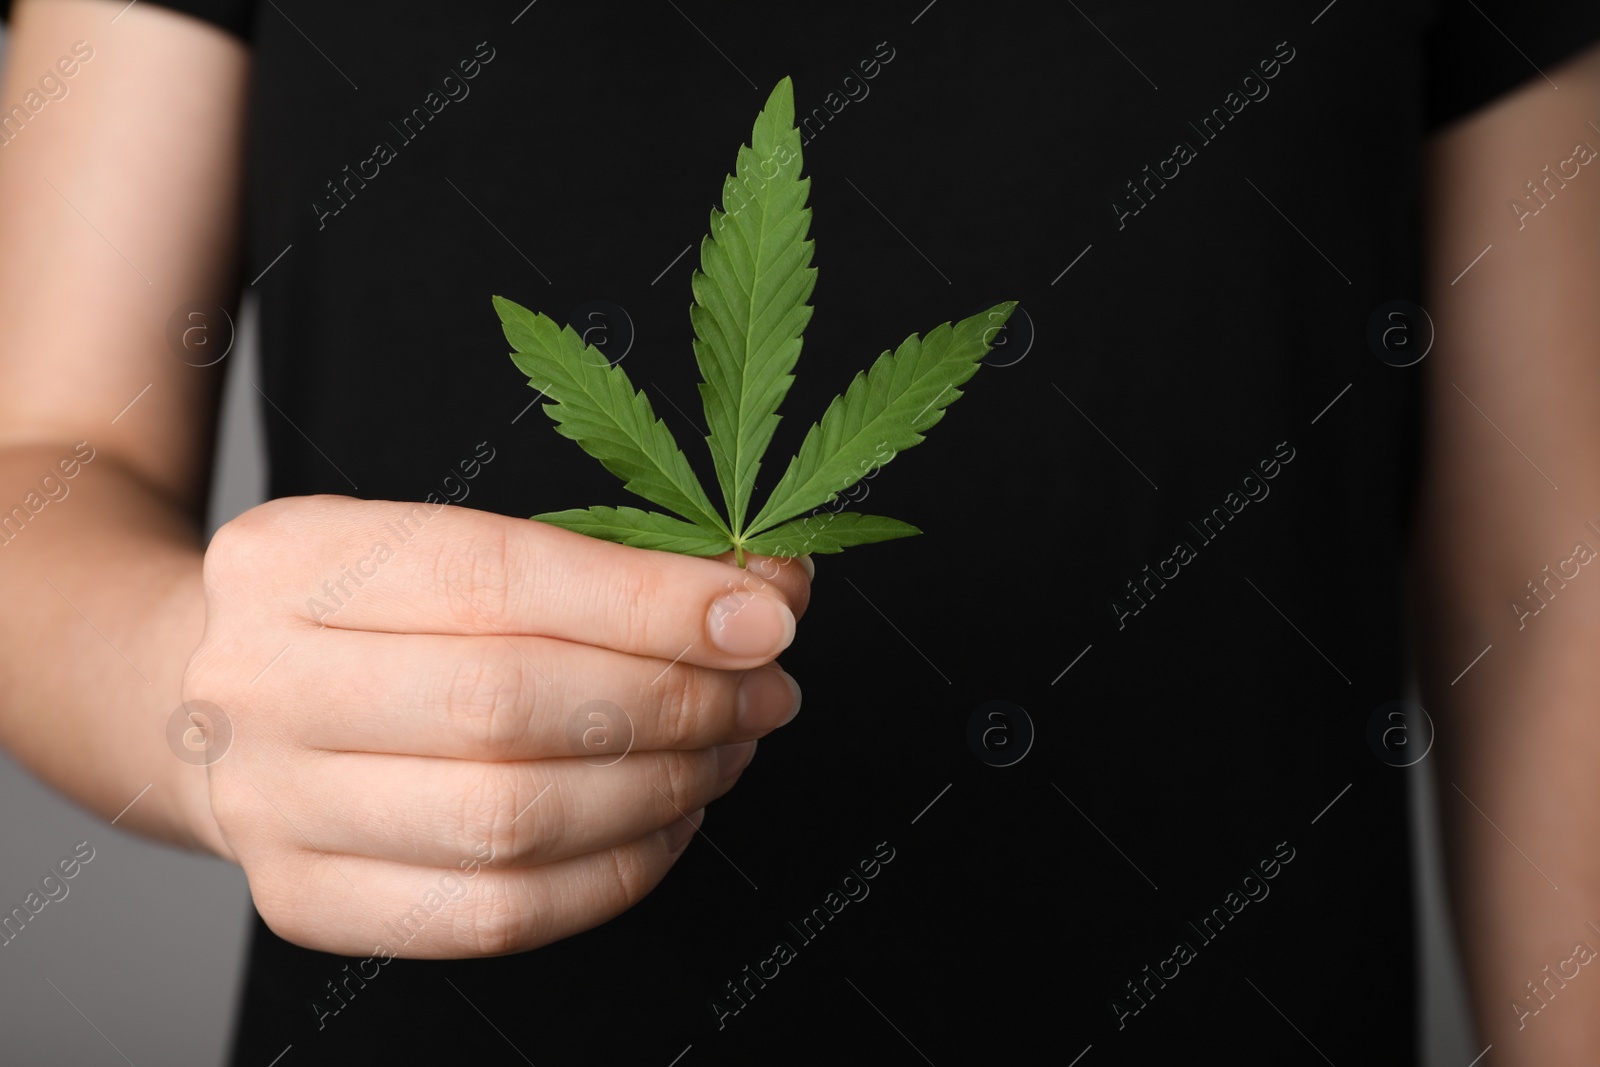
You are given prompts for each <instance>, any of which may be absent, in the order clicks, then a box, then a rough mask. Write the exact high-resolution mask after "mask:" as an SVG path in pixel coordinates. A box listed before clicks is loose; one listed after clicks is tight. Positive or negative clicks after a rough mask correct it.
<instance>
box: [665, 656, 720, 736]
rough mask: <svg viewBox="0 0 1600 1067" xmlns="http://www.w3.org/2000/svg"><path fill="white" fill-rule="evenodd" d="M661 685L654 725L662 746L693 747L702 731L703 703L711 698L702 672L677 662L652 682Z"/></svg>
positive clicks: (706, 680) (704, 711) (704, 707)
mask: <svg viewBox="0 0 1600 1067" xmlns="http://www.w3.org/2000/svg"><path fill="white" fill-rule="evenodd" d="M656 684H657V685H660V686H661V687H662V692H661V696H660V702H659V703H658V704H657V706H656V715H657V720H656V725H657V728H658V729H659V730H660V732H661V743H662V744H663V745H664V746H665V747H666V748H689V747H693V746H694V745H695V744H696V743H697V741H698V740H699V737H700V734H701V733H702V724H703V722H704V720H705V713H706V704H707V701H708V700H710V699H711V698H712V694H711V693H710V692H709V690H710V689H711V688H712V687H711V685H710V684H709V682H708V679H707V675H706V673H705V671H703V670H701V669H700V668H698V667H690V666H688V665H686V664H682V663H680V664H678V665H677V666H675V667H670V668H668V670H667V673H666V674H664V675H662V677H661V680H660V681H659V682H657V683H656Z"/></svg>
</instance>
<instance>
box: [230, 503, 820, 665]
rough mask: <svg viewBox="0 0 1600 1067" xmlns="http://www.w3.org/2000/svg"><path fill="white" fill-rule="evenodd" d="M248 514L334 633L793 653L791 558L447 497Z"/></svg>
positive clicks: (799, 579) (280, 585)
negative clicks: (292, 551)
mask: <svg viewBox="0 0 1600 1067" xmlns="http://www.w3.org/2000/svg"><path fill="white" fill-rule="evenodd" d="M257 511H258V512H261V514H259V515H255V516H254V517H253V518H251V519H249V520H248V521H247V522H246V523H245V524H244V526H245V531H244V536H245V538H246V539H249V538H251V537H252V535H253V534H255V533H267V532H268V530H257V529H255V528H256V527H258V526H265V527H267V528H268V529H269V530H270V534H271V537H270V542H271V543H272V544H273V546H274V550H275V552H278V553H281V550H282V544H283V543H284V541H289V542H292V543H294V544H296V545H297V546H298V547H299V561H300V565H299V566H290V567H284V566H283V561H282V560H281V559H263V560H261V562H263V563H265V564H267V566H268V567H270V568H271V569H272V585H273V588H274V591H275V592H276V593H277V594H278V595H279V596H280V597H281V598H282V599H283V600H284V601H287V605H286V606H290V607H291V610H292V611H293V612H294V613H295V614H298V615H301V616H303V617H304V618H306V619H307V620H308V621H310V622H313V623H317V624H319V625H326V626H332V627H338V628H341V629H349V630H366V631H371V632H379V633H441V634H488V633H500V634H520V635H527V636H539V637H553V638H560V639H563V640H568V641H577V642H581V643H583V644H587V645H596V646H600V647H604V648H610V649H614V650H616V651H620V652H626V653H630V654H634V655H641V656H651V657H655V658H659V659H665V660H669V661H673V662H678V661H683V662H687V663H692V664H694V665H696V666H702V667H714V668H720V669H725V670H740V669H745V668H749V667H755V666H759V665H761V664H763V663H767V662H769V661H771V660H772V659H773V658H774V657H776V656H777V655H778V653H780V652H782V651H783V650H784V649H785V648H787V647H788V645H789V643H790V642H791V641H792V640H793V639H794V633H795V619H796V614H797V612H798V611H801V610H803V609H804V606H805V600H806V599H807V597H808V596H809V585H810V583H809V579H808V578H807V577H806V575H805V572H804V569H803V567H802V566H801V565H799V564H798V563H796V564H795V565H792V566H784V565H773V564H771V563H770V561H767V560H766V558H765V557H757V558H758V559H760V560H762V563H761V566H760V569H761V570H763V571H765V572H766V573H768V574H771V575H772V580H770V581H769V580H768V579H767V578H764V577H762V575H761V573H758V570H757V568H753V567H745V568H738V567H732V566H729V565H728V564H727V563H723V562H719V561H717V560H713V559H698V558H694V557H691V556H682V555H678V554H676V553H671V552H656V551H648V550H645V549H638V548H630V547H627V546H625V545H618V544H613V543H611V542H609V541H601V540H598V539H596V538H592V537H587V536H585V535H583V534H578V533H573V532H571V531H569V530H563V529H559V528H557V527H554V526H550V525H547V524H545V523H540V522H532V521H529V520H527V519H514V518H508V517H506V516H503V515H496V514H492V513H489V512H483V511H475V510H472V509H469V508H460V507H454V506H452V505H430V504H406V503H394V502H388V501H351V500H345V499H343V498H338V497H323V498H310V499H302V500H300V501H297V502H296V504H295V506H288V505H285V506H283V507H280V508H271V507H265V508H262V509H257ZM247 514H253V513H247ZM237 522H238V520H236V523H237ZM235 536H237V531H236V532H235ZM243 555H244V556H245V557H246V558H249V557H252V556H257V558H259V555H265V554H264V553H263V554H259V555H258V553H257V552H253V551H249V550H246V551H245V552H244V553H243ZM345 557H354V558H348V559H347V558H345ZM308 567H309V568H312V569H311V570H310V571H309V573H307V572H306V568H308ZM263 569H266V568H258V569H257V574H258V575H259V574H260V573H261V570H263ZM296 571H298V572H300V573H295V572H296ZM325 574H326V575H332V578H331V579H330V578H327V577H324V575H325ZM224 603H225V602H224Z"/></svg>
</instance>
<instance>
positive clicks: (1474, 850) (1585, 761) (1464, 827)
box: [1425, 538, 1600, 1067]
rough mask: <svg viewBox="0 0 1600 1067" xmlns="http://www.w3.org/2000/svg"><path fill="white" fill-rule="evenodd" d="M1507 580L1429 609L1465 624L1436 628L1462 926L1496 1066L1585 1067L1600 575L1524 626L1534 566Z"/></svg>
mask: <svg viewBox="0 0 1600 1067" xmlns="http://www.w3.org/2000/svg"><path fill="white" fill-rule="evenodd" d="M1590 544H1591V545H1594V546H1595V547H1597V548H1600V538H1591V539H1590ZM1570 547H1571V546H1570V545H1569V546H1568V549H1569V550H1570ZM1541 566H1542V564H1541ZM1535 570H1537V568H1535ZM1502 577H1503V578H1504V579H1505V581H1506V583H1507V592H1506V594H1505V595H1504V596H1502V597H1500V598H1495V599H1480V600H1479V601H1478V602H1477V603H1473V604H1465V603H1461V602H1459V601H1457V602H1455V603H1451V602H1449V599H1448V598H1442V599H1441V600H1437V601H1435V602H1434V603H1433V604H1432V605H1431V610H1433V611H1437V612H1440V613H1441V614H1443V615H1445V616H1446V617H1448V618H1450V619H1451V620H1452V623H1451V625H1450V627H1449V628H1450V629H1451V630H1452V631H1454V632H1453V633H1449V634H1438V635H1437V637H1438V642H1437V645H1436V647H1435V649H1434V652H1435V655H1433V656H1430V657H1429V659H1430V660H1431V661H1432V664H1431V669H1430V670H1429V671H1428V676H1429V679H1430V684H1428V685H1427V686H1426V687H1425V703H1426V706H1427V707H1428V708H1429V710H1430V712H1431V713H1432V714H1433V716H1434V720H1435V724H1436V726H1437V728H1438V731H1439V733H1438V742H1437V746H1436V749H1435V753H1436V755H1437V757H1438V759H1437V762H1436V764H1435V766H1434V772H1435V781H1436V785H1437V790H1438V794H1439V796H1438V806H1439V812H1440V818H1441V823H1442V830H1443V832H1444V835H1445V838H1446V845H1447V848H1446V855H1447V857H1448V869H1449V876H1450V883H1451V887H1452V894H1451V895H1452V901H1453V905H1454V910H1455V925H1456V930H1457V933H1458V940H1459V943H1460V948H1461V954H1462V962H1463V964H1464V966H1465V969H1466V974H1467V978H1468V985H1469V990H1470V994H1471V1000H1472V1006H1473V1013H1474V1016H1475V1017H1476V1019H1477V1022H1478V1027H1479V1036H1480V1038H1481V1042H1482V1044H1484V1045H1489V1044H1492V1045H1493V1046H1494V1051H1493V1052H1491V1053H1490V1054H1489V1057H1488V1058H1487V1059H1486V1062H1487V1063H1489V1064H1493V1065H1495V1067H1505V1065H1521V1064H1530V1065H1531V1064H1539V1065H1542V1067H1551V1065H1557V1067H1559V1065H1565V1064H1574V1065H1576V1064H1588V1063H1592V1062H1594V1059H1595V1050H1596V1049H1600V966H1592V965H1590V964H1591V963H1593V961H1594V960H1596V959H1600V956H1597V955H1595V953H1600V929H1597V928H1596V926H1595V925H1593V924H1594V923H1600V863H1597V857H1600V730H1597V719H1600V716H1597V715H1596V712H1597V710H1600V709H1597V707H1596V704H1597V700H1596V694H1600V663H1597V661H1596V658H1595V656H1594V649H1595V648H1596V647H1597V646H1600V612H1597V611H1596V604H1597V602H1600V598H1597V597H1595V596H1593V595H1591V596H1587V597H1580V596H1579V595H1578V594H1579V592H1580V589H1579V585H1580V584H1581V583H1582V582H1584V581H1585V580H1586V579H1587V580H1588V581H1591V582H1594V583H1595V589H1594V590H1593V591H1592V592H1595V593H1600V578H1597V577H1593V576H1591V575H1589V574H1588V573H1587V569H1585V571H1584V572H1583V573H1582V574H1580V576H1579V578H1578V579H1576V580H1575V581H1574V582H1571V583H1568V587H1567V588H1566V589H1562V590H1559V595H1558V597H1557V598H1556V599H1554V600H1552V601H1551V602H1550V604H1549V607H1547V608H1546V609H1544V610H1543V611H1542V612H1541V613H1540V615H1539V616H1537V617H1535V618H1532V619H1528V620H1525V622H1526V623H1527V625H1526V626H1525V627H1524V628H1523V629H1522V630H1520V631H1519V630H1518V628H1517V620H1516V616H1515V614H1514V613H1513V611H1512V610H1511V607H1510V601H1511V599H1512V596H1514V594H1515V593H1516V592H1517V591H1520V590H1522V589H1523V588H1524V586H1523V582H1524V581H1526V580H1527V578H1528V577H1529V575H1522V576H1521V577H1520V578H1513V577H1512V576H1511V573H1510V568H1509V566H1508V567H1507V568H1506V569H1505V571H1504V572H1503V574H1502ZM1486 584H1487V583H1486ZM1555 586H1556V583H1552V587H1555ZM1547 595H1548V594H1547ZM1502 616H1503V618H1502ZM1507 623H1509V625H1506V624H1507ZM1491 644H1492V648H1491V649H1490V651H1489V652H1488V653H1487V655H1485V656H1484V658H1483V659H1482V660H1480V661H1479V662H1478V663H1477V664H1476V665H1475V666H1473V668H1472V669H1471V671H1470V672H1468V673H1467V674H1466V675H1465V676H1464V677H1462V678H1461V680H1460V681H1459V682H1458V683H1457V684H1455V685H1454V686H1452V685H1451V684H1450V680H1451V679H1452V678H1454V677H1456V675H1457V674H1458V673H1459V672H1460V670H1461V669H1462V668H1463V667H1465V666H1466V664H1467V663H1469V662H1470V661H1471V660H1472V658H1473V657H1474V656H1475V655H1477V654H1478V653H1479V652H1481V651H1482V650H1483V648H1484V647H1485V646H1487V645H1491ZM1491 820H1492V821H1491ZM1580 945H1581V946H1583V947H1582V948H1579V946H1580ZM1530 983H1531V986H1530Z"/></svg>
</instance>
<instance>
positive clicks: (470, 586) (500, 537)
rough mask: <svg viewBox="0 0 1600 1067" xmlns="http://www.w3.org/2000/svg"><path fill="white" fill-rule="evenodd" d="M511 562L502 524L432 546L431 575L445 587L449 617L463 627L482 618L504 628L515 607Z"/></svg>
mask: <svg viewBox="0 0 1600 1067" xmlns="http://www.w3.org/2000/svg"><path fill="white" fill-rule="evenodd" d="M512 565H513V562H512V560H511V544H510V538H509V535H508V533H507V528H506V527H505V526H503V525H497V526H494V527H489V528H486V529H484V530H483V531H482V532H481V533H474V535H473V536H470V537H450V538H446V539H443V540H441V541H440V542H439V543H438V545H437V546H436V547H435V549H434V557H433V577H434V581H435V583H436V584H437V585H438V586H442V587H443V589H444V593H445V597H444V602H445V603H446V604H449V605H450V609H449V610H450V615H451V620H452V621H453V622H455V623H456V624H457V625H459V626H461V627H462V628H464V629H476V628H478V627H480V626H482V625H483V623H484V622H485V621H487V622H488V624H489V625H490V626H492V627H494V628H495V629H502V630H503V629H506V628H507V627H508V626H509V625H510V624H511V621H512V618H511V616H512V609H513V607H514V606H515V605H514V599H513V595H512V592H511V585H512V583H511V581H510V576H511V572H512Z"/></svg>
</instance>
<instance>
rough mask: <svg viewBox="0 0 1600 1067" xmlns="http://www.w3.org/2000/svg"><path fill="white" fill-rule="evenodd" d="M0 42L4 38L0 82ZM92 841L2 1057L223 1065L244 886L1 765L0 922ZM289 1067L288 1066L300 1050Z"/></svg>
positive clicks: (1424, 853)
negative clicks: (82, 845) (54, 867)
mask: <svg viewBox="0 0 1600 1067" xmlns="http://www.w3.org/2000/svg"><path fill="white" fill-rule="evenodd" d="M4 43H5V31H4V29H3V28H0V71H3V69H4ZM255 339H256V333H255V314H254V306H253V303H252V302H251V301H250V300H249V299H248V297H247V299H246V301H245V304H244V307H243V308H242V309H241V314H240V320H239V339H238V341H237V343H236V344H235V346H234V348H233V351H232V352H231V353H230V354H229V355H228V357H227V361H226V366H227V367H228V386H227V391H226V396H225V399H224V410H223V418H222V435H221V442H220V449H221V451H220V455H219V457H218V463H217V469H216V474H215V477H214V479H213V484H212V498H211V515H210V520H209V525H210V529H211V530H215V529H216V528H217V527H218V526H220V525H221V524H222V523H223V522H226V521H227V520H228V519H230V518H232V517H233V516H234V515H237V514H238V513H239V512H241V511H245V510H246V509H248V508H250V507H252V506H254V505H255V504H257V503H260V502H261V501H262V500H263V499H265V495H266V494H265V484H266V479H265V471H264V467H263V458H262V455H263V449H262V431H261V423H260V418H259V412H258V411H257V410H256V404H255V403H254V395H255V394H254V390H252V389H251V383H252V382H253V381H255V380H256V371H255V366H256V350H255ZM1430 767H1431V762H1430V761H1428V760H1426V759H1425V760H1423V761H1422V762H1421V763H1420V764H1418V765H1417V766H1416V767H1412V768H1409V769H1406V770H1396V771H1395V772H1394V773H1396V774H1405V775H1408V776H1409V777H1410V779H1411V794H1412V804H1411V815H1410V817H1411V819H1412V823H1413V825H1414V827H1415V828H1416V830H1417V833H1418V840H1419V841H1420V842H1421V847H1420V848H1419V849H1418V854H1417V856H1416V859H1415V861H1414V862H1415V867H1416V871H1417V882H1418V884H1417V897H1418V906H1419V908H1420V914H1421V924H1420V933H1419V946H1418V947H1419V951H1420V952H1421V954H1422V959H1423V967H1422V970H1421V974H1420V975H1419V976H1418V981H1419V982H1420V993H1421V996H1422V1006H1423V1011H1424V1019H1423V1022H1424V1026H1425V1035H1426V1044H1427V1054H1426V1056H1425V1058H1424V1061H1423V1062H1424V1064H1425V1067H1467V1064H1469V1063H1471V1062H1473V1060H1474V1059H1475V1057H1477V1055H1478V1054H1479V1052H1481V1051H1482V1046H1481V1045H1478V1044H1477V1043H1476V1041H1475V1039H1474V1038H1473V1036H1472V1034H1471V1032H1470V1029H1469V1026H1468V1024H1467V1021H1466V1000H1465V994H1464V991H1463V988H1462V984H1461V978H1460V970H1459V965H1458V962H1457V957H1456V950H1455V945H1454V941H1453V938H1452V937H1451V936H1450V933H1449V930H1448V927H1447V919H1446V911H1445V907H1446V906H1445V902H1444V898H1443V896H1442V893H1441V883H1440V870H1439V862H1438V854H1439V843H1438V833H1437V830H1436V827H1435V820H1434V806H1433V793H1432V783H1431V781H1430V780H1429V778H1430ZM85 840H87V841H88V842H89V843H90V844H91V845H92V846H93V847H94V849H95V855H94V859H93V860H92V861H90V862H89V863H88V864H87V865H85V866H84V867H83V868H82V869H81V871H80V872H79V874H78V875H77V877H75V878H74V879H72V880H71V881H70V882H68V883H66V884H67V885H68V886H69V887H70V889H69V892H68V894H67V896H66V897H64V898H63V899H62V900H60V901H57V902H53V903H51V904H49V905H47V906H46V907H45V909H44V910H43V911H41V912H40V913H39V914H38V915H37V916H35V917H34V919H33V920H32V921H31V922H29V923H28V925H27V927H26V928H25V929H24V931H23V933H22V934H21V936H19V937H17V938H16V939H15V940H14V941H12V942H10V943H9V944H4V945H0V1050H3V1052H4V1055H3V1056H0V1058H3V1059H4V1061H5V1062H6V1063H8V1064H9V1063H22V1064H30V1065H33V1064H38V1065H41V1067H44V1065H53V1064H63V1065H72V1067H94V1065H97V1064H105V1065H107V1067H110V1065H113V1064H120V1063H124V1062H132V1063H134V1064H137V1065H140V1067H148V1065H151V1064H162V1065H166V1067H191V1065H195V1067H202V1065H203V1067H211V1065H215V1064H218V1063H221V1062H222V1059H223V1056H224V1055H225V1054H226V1051H227V1048H228V1035H229V1033H230V1032H231V1030H232V1026H233V1019H234V1013H235V1004H234V1001H235V998H236V997H237V995H238V991H239V985H240V971H241V967H242V965H243V962H244V960H243V956H244V949H245V935H246V932H247V930H248V919H249V916H250V914H251V911H250V901H249V890H248V886H247V885H246V882H245V878H244V875H243V873H242V872H241V871H240V870H239V869H237V868H235V867H233V866H231V865H229V864H226V863H223V862H221V861H220V860H213V859H206V858H204V857H199V856H193V855H189V854H186V853H182V852H179V851H176V850H174V849H170V848H165V847H163V846H160V845H153V844H149V843H147V842H145V841H143V840H142V839H140V838H137V837H134V836H132V835H129V834H125V833H123V832H121V831H120V830H118V829H116V828H114V827H110V826H107V825H106V824H105V823H103V822H102V821H101V820H100V819H98V818H95V817H93V816H91V815H88V814H87V813H85V812H84V811H82V810H81V809H79V808H77V807H76V806H74V805H72V804H70V803H69V802H67V801H65V800H63V799H61V798H60V797H58V796H57V795H56V794H55V793H53V792H51V791H50V790H49V789H48V788H46V787H45V786H43V785H41V784H40V783H39V782H38V781H37V780H35V779H34V778H33V776H32V775H30V774H29V773H28V772H27V771H25V770H24V769H22V768H21V767H19V766H18V765H17V764H16V763H14V762H13V761H12V760H11V759H10V758H9V757H7V756H6V755H5V754H4V753H0V912H9V910H10V909H11V908H12V907H14V906H18V905H20V904H21V902H22V898H23V897H24V896H26V895H27V893H28V891H29V889H30V888H31V887H32V886H34V885H37V883H38V880H39V879H40V878H41V877H43V876H44V875H45V874H46V873H48V872H49V868H50V867H51V866H52V865H53V864H54V863H55V862H56V861H57V860H58V859H60V858H61V857H63V856H66V855H68V854H70V853H71V852H72V850H73V846H74V845H76V844H77V843H78V842H79V841H85ZM1375 891H1376V890H1375ZM310 994H311V991H310V990H307V996H308V997H309V996H310ZM1373 1007H1374V1010H1382V1006H1381V1005H1374V1006H1373ZM283 1051H284V1050H283V1049H282V1048H263V1049H251V1050H249V1056H248V1059H249V1060H254V1061H256V1062H258V1063H259V1064H260V1067H267V1065H268V1064H271V1063H272V1062H273V1060H274V1058H275V1057H277V1056H278V1055H280V1054H281V1053H282V1052H283ZM1379 1055H1380V1053H1378V1052H1377V1051H1376V1050H1375V1051H1374V1056H1375V1057H1376V1056H1379ZM280 1067H294V1054H293V1052H292V1051H291V1052H290V1053H289V1054H288V1055H287V1056H285V1057H284V1058H283V1059H282V1060H281V1061H280ZM1086 1067H1087V1065H1086Z"/></svg>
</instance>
